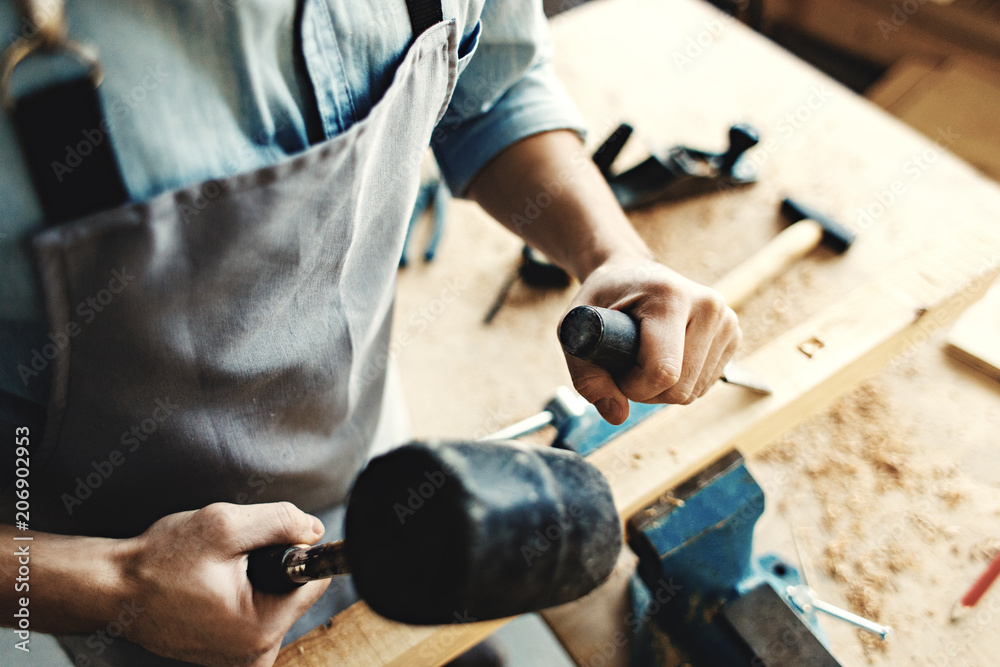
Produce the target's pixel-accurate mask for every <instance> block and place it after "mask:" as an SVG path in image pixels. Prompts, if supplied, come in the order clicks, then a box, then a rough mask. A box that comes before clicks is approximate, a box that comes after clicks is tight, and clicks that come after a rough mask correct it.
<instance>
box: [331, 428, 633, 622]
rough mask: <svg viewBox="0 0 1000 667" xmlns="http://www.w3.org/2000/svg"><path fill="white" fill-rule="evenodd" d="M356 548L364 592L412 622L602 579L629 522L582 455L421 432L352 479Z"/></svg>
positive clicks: (535, 603)
mask: <svg viewBox="0 0 1000 667" xmlns="http://www.w3.org/2000/svg"><path fill="white" fill-rule="evenodd" d="M344 536H345V542H346V544H347V558H348V561H349V563H350V566H351V571H352V574H353V576H354V585H355V587H356V588H357V591H358V594H359V595H360V596H361V597H362V598H363V599H364V600H365V601H366V602H367V603H368V604H369V606H370V607H371V608H372V609H374V610H375V611H376V612H378V613H379V614H381V615H383V616H385V617H387V618H390V619H393V620H396V621H401V622H404V623H413V624H425V625H426V624H440V623H454V622H456V621H460V622H465V621H483V620H488V619H494V618H504V617H507V616H514V615H517V614H522V613H526V612H530V611H537V610H539V609H544V608H546V607H551V606H555V605H558V604H563V603H565V602H570V601H572V600H575V599H577V598H579V597H581V596H583V595H585V594H587V593H588V592H590V591H591V590H592V589H593V588H594V587H596V586H597V585H598V584H599V583H601V582H602V581H604V579H606V578H607V577H608V575H610V574H611V571H612V570H613V569H614V566H615V562H616V560H617V558H618V554H619V552H620V551H621V546H622V527H621V523H620V521H619V519H618V513H617V511H616V510H615V506H614V502H613V499H612V497H611V490H610V488H609V487H608V483H607V481H606V480H605V479H604V476H603V475H601V473H600V472H599V471H598V470H597V469H596V468H595V467H594V466H592V465H591V464H589V463H587V462H586V461H585V460H584V459H583V458H582V457H580V456H578V455H576V454H573V453H571V452H566V451H562V450H556V449H546V448H540V447H533V446H530V445H523V444H520V443H514V442H413V443H410V444H408V445H406V446H404V447H401V448H399V449H396V450H394V451H392V452H389V453H388V454H385V455H383V456H380V457H378V458H376V459H373V460H372V461H371V462H370V463H369V464H368V466H367V467H366V468H365V469H364V470H363V471H362V473H361V474H360V475H359V476H358V479H357V480H356V481H355V483H354V488H353V489H352V490H351V494H350V500H349V501H348V506H347V518H346V522H345V535H344Z"/></svg>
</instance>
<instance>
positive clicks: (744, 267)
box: [714, 198, 856, 308]
mask: <svg viewBox="0 0 1000 667" xmlns="http://www.w3.org/2000/svg"><path fill="white" fill-rule="evenodd" d="M781 212H782V214H783V215H784V216H785V217H786V218H787V219H789V220H790V221H791V222H792V224H791V225H790V226H788V227H787V228H786V229H784V230H783V231H782V232H781V233H780V234H778V235H777V236H775V237H774V238H773V239H771V240H770V241H769V242H768V244H767V245H766V246H764V247H763V248H761V249H760V250H758V251H757V253H756V254H755V255H753V257H751V258H750V259H748V260H747V261H745V262H744V263H743V264H741V265H740V266H739V267H737V268H736V269H733V270H732V271H730V272H729V273H727V274H726V276H725V277H724V278H722V280H720V281H719V282H718V283H716V284H715V285H714V287H715V289H716V290H718V291H719V292H721V293H722V295H723V297H725V299H726V303H728V304H729V305H730V307H732V308H738V307H739V306H740V305H742V304H743V303H744V302H745V301H746V300H747V299H748V298H749V297H750V296H752V295H753V293H754V292H756V291H757V290H758V289H759V288H760V287H761V286H763V285H765V284H767V283H769V282H770V281H772V280H773V279H774V278H776V277H777V276H779V275H780V274H782V273H784V271H785V270H786V269H787V268H788V267H789V266H791V265H792V264H793V263H794V262H796V261H798V260H799V259H801V258H802V257H803V256H805V255H806V254H808V253H809V252H811V251H812V250H815V249H816V247H817V246H819V245H824V246H826V247H827V248H829V249H830V250H832V251H833V252H835V253H838V254H842V253H844V252H846V251H847V249H848V248H850V247H851V244H853V243H854V241H855V238H856V236H855V234H854V232H853V231H852V230H851V229H850V228H848V227H846V226H844V225H842V224H840V223H839V222H837V221H836V220H834V219H832V218H830V217H829V216H827V215H824V214H822V213H820V212H818V211H816V210H815V209H812V208H809V207H808V206H806V205H804V204H801V203H799V202H797V201H795V200H793V199H787V198H786V199H783V200H782V202H781Z"/></svg>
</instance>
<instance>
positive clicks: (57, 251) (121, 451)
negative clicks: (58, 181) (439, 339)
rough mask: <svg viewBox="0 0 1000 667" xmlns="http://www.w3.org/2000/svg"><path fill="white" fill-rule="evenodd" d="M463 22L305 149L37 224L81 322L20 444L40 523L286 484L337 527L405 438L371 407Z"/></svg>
mask: <svg viewBox="0 0 1000 667" xmlns="http://www.w3.org/2000/svg"><path fill="white" fill-rule="evenodd" d="M459 38H460V35H459V34H458V33H457V29H456V24H455V21H453V20H452V21H445V22H442V23H439V24H437V25H435V26H434V27H431V28H430V29H428V30H426V31H425V32H424V33H423V34H422V35H420V36H419V37H418V38H417V39H416V41H415V42H414V43H413V45H412V46H411V47H410V49H409V51H408V53H407V54H406V56H405V58H404V60H403V61H402V63H401V64H400V65H399V68H398V70H397V71H396V73H395V78H394V80H393V83H392V85H391V87H390V88H389V90H388V91H387V92H386V94H385V96H384V97H383V99H382V100H381V101H379V102H378V104H376V105H375V107H374V108H373V109H372V111H371V113H370V115H369V116H368V117H367V118H365V119H363V120H361V121H360V122H358V123H357V124H355V125H354V126H353V127H351V128H350V129H349V130H348V131H347V132H346V133H344V134H342V135H339V136H337V137H335V138H333V139H331V140H329V141H327V142H325V143H323V144H321V145H318V146H315V147H313V148H311V149H310V150H308V151H306V152H305V153H303V154H300V155H298V156H296V157H294V158H291V159H289V160H287V161H284V162H282V163H280V164H277V165H275V166H271V167H268V168H264V169H260V170H258V171H255V172H252V173H246V174H240V175H236V176H233V177H231V178H224V179H220V180H215V181H209V182H206V183H202V184H200V185H197V186H193V187H189V188H184V189H181V190H177V191H175V192H170V193H166V194H163V195H161V196H158V197H156V198H154V199H152V200H151V201H147V202H143V203H139V204H131V205H127V206H123V207H120V208H118V209H115V210H110V211H106V212H103V213H99V214H96V215H93V216H90V217H87V218H84V219H80V220H76V221H73V222H71V223H69V224H63V225H60V226H58V227H54V228H51V229H48V230H46V231H44V232H42V233H40V234H39V235H38V236H37V237H36V238H35V248H36V251H37V258H38V263H39V266H40V269H41V273H42V280H43V285H44V291H45V295H46V301H47V308H48V315H49V318H50V325H51V328H52V331H65V330H67V329H66V327H68V326H70V325H71V323H75V324H76V333H75V335H72V336H71V341H70V344H69V346H68V347H67V349H66V350H65V351H64V352H63V353H62V354H60V355H59V356H58V357H57V360H56V364H57V365H56V367H55V373H54V388H53V394H52V399H51V404H50V411H49V420H48V425H47V430H46V433H45V438H44V441H43V442H41V443H40V445H41V446H40V447H39V448H38V449H36V450H35V452H34V456H33V458H32V476H31V484H32V528H35V529H37V530H40V531H47V532H55V533H65V534H73V535H101V536H110V537H126V536H132V535H136V534H138V533H140V532H142V531H143V530H144V529H145V528H146V527H147V526H149V525H150V524H151V523H153V522H154V521H156V520H157V519H159V518H160V517H162V516H164V515H167V514H170V513H173V512H178V511H182V510H190V509H195V508H200V507H203V506H205V505H207V504H209V503H212V502H216V501H227V502H236V503H241V502H244V503H245V502H253V503H259V502H269V501H277V500H289V501H291V502H293V503H295V504H296V505H297V506H298V507H300V508H302V509H303V510H305V511H307V512H312V513H316V514H319V515H320V516H321V518H325V519H326V520H327V521H328V523H327V526H328V529H332V530H328V536H329V535H330V534H331V533H336V532H337V531H338V529H339V526H333V525H330V523H329V521H330V520H331V519H333V516H332V515H331V511H332V510H333V509H335V508H336V507H337V506H339V505H341V504H342V503H343V501H344V500H345V498H346V496H347V493H348V490H349V488H350V484H351V481H352V480H353V478H354V476H355V475H356V473H357V472H358V471H359V470H360V468H361V467H362V466H363V465H364V463H365V462H366V460H367V459H368V458H369V456H370V455H371V453H372V449H373V448H376V449H382V448H387V447H388V446H390V445H391V444H396V443H393V442H392V440H393V438H394V437H398V434H393V432H392V429H391V428H389V427H387V426H386V425H385V424H384V423H383V424H382V425H381V427H380V424H379V422H380V415H381V412H382V407H383V403H385V402H386V397H385V377H386V366H387V350H388V343H389V333H390V322H391V315H392V304H393V291H394V285H395V273H396V267H397V262H398V259H399V256H400V251H401V247H402V243H403V237H404V233H405V227H406V223H407V221H408V219H409V215H410V211H411V209H412V206H413V202H414V200H415V197H416V193H417V187H418V179H419V165H420V160H421V157H422V155H423V154H424V152H425V151H426V148H427V146H428V144H429V142H430V137H431V132H432V130H433V128H434V126H435V125H436V124H437V122H438V120H440V118H441V116H442V115H443V113H444V111H445V108H446V106H447V104H448V102H449V100H450V98H451V94H452V91H453V90H454V86H455V82H456V79H457V77H458V73H459V71H460V67H461V66H463V65H464V64H465V63H466V62H467V59H468V58H469V57H471V55H472V50H473V49H474V46H475V45H473V47H472V48H471V49H469V52H468V53H467V54H466V55H464V56H463V57H462V59H461V61H460V60H459V58H458V45H459ZM391 418H392V415H387V416H386V419H391ZM379 439H381V441H378V440H379ZM335 588H336V587H331V590H333V589H335ZM336 595H337V594H336V593H335V592H332V593H331V595H330V596H326V598H327V599H326V601H325V602H324V601H322V600H321V603H320V604H318V605H317V607H314V609H313V610H311V613H310V614H309V615H307V617H303V619H301V622H300V623H299V624H297V626H296V628H295V629H294V631H293V632H292V633H289V637H291V636H293V635H297V634H301V633H302V632H305V631H307V630H308V629H309V628H310V627H314V626H315V625H317V624H319V623H321V622H323V621H325V620H326V618H328V616H329V615H330V613H332V612H333V611H334V610H335V609H334V608H335V607H337V606H339V604H342V603H343V601H340V602H339V603H338V602H331V601H330V599H329V598H331V597H336ZM324 605H325V606H324ZM87 639H88V638H87V637H72V638H64V639H63V644H64V646H67V647H70V648H71V649H72V650H74V651H76V650H77V649H82V650H81V651H80V652H82V653H84V654H86V655H87V656H88V658H90V660H91V664H102V663H104V664H154V663H157V664H158V663H159V661H154V660H153V659H152V656H150V655H149V654H147V653H145V652H144V651H142V650H141V649H139V647H137V646H135V645H131V644H128V642H125V641H124V640H121V639H119V640H117V641H116V642H115V643H113V644H112V645H110V646H108V647H105V649H104V650H102V652H101V653H102V655H100V656H95V654H94V651H92V650H90V649H88V648H84V646H85V645H86V640H87ZM91 639H92V638H91ZM286 639H287V638H286ZM97 643H100V642H97ZM116 655H117V656H118V657H115V656H116Z"/></svg>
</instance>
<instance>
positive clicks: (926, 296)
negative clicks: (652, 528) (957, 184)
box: [277, 225, 1000, 667]
mask: <svg viewBox="0 0 1000 667" xmlns="http://www.w3.org/2000/svg"><path fill="white" fill-rule="evenodd" d="M998 271H1000V238H997V237H996V236H995V235H991V234H989V233H988V232H987V231H985V230H979V229H976V228H975V227H974V226H971V225H968V226H965V227H960V228H959V229H958V230H956V231H955V232H954V233H953V236H952V237H950V238H945V239H939V240H938V241H937V242H935V243H933V244H931V245H930V246H929V247H926V248H925V249H924V250H923V251H922V252H918V253H915V254H914V255H913V256H912V258H911V259H909V260H908V261H906V262H905V263H904V264H903V265H901V266H899V267H898V268H897V269H895V270H892V271H890V272H887V273H885V274H883V275H882V276H880V277H879V278H877V279H876V280H874V281H872V282H871V283H869V284H868V285H866V286H863V287H861V288H860V289H858V290H856V291H855V292H852V293H851V294H850V295H848V296H847V297H846V298H845V299H844V300H842V301H840V302H839V303H836V304H834V305H833V306H831V307H829V308H828V309H826V310H825V311H823V312H821V313H820V314H819V315H818V316H817V317H815V318H813V319H812V320H810V321H808V322H806V323H805V324H803V325H801V326H798V327H795V328H794V329H793V330H791V331H789V332H788V333H786V334H785V335H783V336H781V337H779V338H777V339H776V340H774V341H773V342H772V343H770V344H768V345H767V346H765V347H764V348H762V349H760V350H759V351H757V352H756V353H755V354H753V355H751V356H750V357H749V358H748V359H746V360H745V361H744V363H745V364H746V366H747V367H748V368H753V369H756V370H758V372H760V373H761V374H762V375H764V376H766V377H767V378H768V379H769V380H770V381H771V383H772V385H773V389H774V393H772V394H771V395H770V396H768V397H766V398H758V397H756V396H753V395H751V394H750V393H749V392H746V391H743V390H741V389H739V388H735V387H728V386H725V385H722V384H721V383H720V384H719V385H716V387H714V388H713V389H712V390H711V391H710V392H709V394H707V395H706V396H705V397H703V398H702V399H701V400H700V401H698V402H696V403H695V404H693V405H691V406H687V407H685V408H673V409H670V410H664V411H663V412H660V413H658V414H656V415H654V416H653V417H651V418H649V419H648V420H646V421H645V422H643V423H641V424H639V425H638V426H636V427H635V428H633V429H631V430H630V431H628V432H627V433H625V434H623V435H622V436H620V437H619V438H618V439H616V440H614V441H613V442H611V443H609V444H608V445H606V446H605V447H603V448H601V449H600V450H598V451H597V452H595V453H594V454H592V455H591V456H590V457H589V458H588V460H590V461H591V462H592V463H593V464H594V465H596V466H597V467H598V468H599V469H600V470H601V471H602V472H603V473H604V474H605V476H606V477H607V478H608V481H609V483H610V485H611V488H612V492H613V493H614V496H615V503H616V505H617V507H618V509H619V513H620V514H621V516H622V517H624V518H627V517H630V516H631V515H632V514H634V513H635V512H637V511H639V510H640V509H642V508H643V507H644V506H645V505H647V504H649V503H650V502H652V501H653V500H654V499H656V498H657V497H658V496H659V495H660V494H662V493H663V492H665V491H667V490H668V489H670V488H672V487H673V486H675V485H676V484H678V483H680V482H681V481H683V480H684V479H686V478H687V477H689V476H690V475H691V474H693V473H695V472H697V471H698V470H700V469H701V468H703V467H704V466H705V465H707V464H709V463H711V462H712V461H713V460H715V459H716V458H718V457H719V456H721V455H722V454H724V453H725V452H727V451H728V450H730V449H733V448H737V449H739V450H740V451H742V452H743V453H744V454H750V453H752V452H754V451H756V450H758V449H760V448H762V447H763V446H765V445H766V444H767V443H768V442H770V441H771V440H772V439H774V438H775V437H777V436H778V435H780V434H781V433H783V432H784V431H786V430H787V429H789V428H791V427H792V426H794V425H795V424H797V423H798V422H800V421H801V420H803V419H805V418H806V417H808V416H809V415H811V414H814V413H815V412H817V411H818V410H820V409H821V408H822V407H824V406H825V405H826V404H828V403H829V402H830V401H832V400H834V399H835V398H836V397H838V396H839V395H841V394H842V393H843V392H845V391H847V390H848V389H850V388H851V387H853V386H854V385H856V384H857V383H859V382H861V381H862V380H864V379H866V378H868V377H870V376H871V375H873V374H875V373H876V372H878V371H879V370H880V369H882V368H883V367H884V366H885V365H886V364H887V363H889V362H890V360H892V359H893V358H894V357H896V356H897V355H899V354H900V353H902V352H904V351H906V350H907V349H908V348H910V347H911V346H912V345H914V344H916V343H919V342H922V341H924V340H926V339H927V337H928V335H929V334H930V333H931V332H932V331H933V330H935V329H936V328H937V327H939V326H941V325H943V324H945V323H947V322H949V321H951V320H952V319H954V318H955V317H956V316H957V315H958V313H959V312H961V310H962V309H964V308H965V307H967V306H968V305H969V304H970V303H972V302H974V301H975V300H976V299H977V298H979V297H980V296H981V295H982V293H983V292H985V290H986V289H987V287H988V285H989V284H990V283H991V282H992V280H993V279H994V278H995V277H996V275H997V273H998ZM504 622H505V621H503V620H501V621H493V622H490V623H478V624H466V625H453V626H447V627H444V628H416V627H408V626H403V625H400V624H398V623H393V622H390V621H387V620H385V619H383V618H381V617H379V616H377V615H375V614H374V613H373V612H371V610H370V609H368V607H367V606H365V605H364V604H363V603H357V604H355V605H353V606H352V607H351V608H350V609H349V610H347V611H346V612H344V613H342V614H340V615H338V616H337V617H336V618H335V619H334V622H333V624H332V625H331V626H330V627H328V628H318V629H316V630H314V631H312V632H310V633H309V634H307V635H306V636H304V637H303V638H301V639H300V640H298V641H297V642H294V643H293V644H291V645H289V646H288V647H286V648H285V649H284V650H283V651H282V652H281V654H280V656H279V661H278V663H277V664H279V665H310V666H311V665H329V664H336V665H358V666H370V665H381V664H387V665H408V666H410V665H412V666H414V667H416V666H419V665H431V666H433V665H439V664H442V663H443V662H446V661H447V660H448V659H450V658H451V657H454V656H455V655H458V654H459V653H461V652H462V651H463V650H464V649H466V648H468V647H471V646H473V645H475V644H476V643H477V642H478V641H480V640H481V639H483V638H484V637H485V636H487V635H488V634H489V633H490V632H492V631H493V630H495V629H496V628H498V627H500V626H501V625H503V623H504Z"/></svg>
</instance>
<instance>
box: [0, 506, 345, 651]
mask: <svg viewBox="0 0 1000 667" xmlns="http://www.w3.org/2000/svg"><path fill="white" fill-rule="evenodd" d="M322 534H323V526H322V524H321V523H320V521H319V519H316V518H315V517H312V516H310V515H308V514H306V513H304V512H302V511H301V510H299V509H298V508H296V507H295V506H294V505H292V504H290V503H268V504H262V505H231V504H228V503H216V504H214V505H209V506H208V507H206V508H204V509H201V510H197V511H191V512H180V513H177V514H171V515H168V516H166V517H164V518H162V519H160V520H159V521H157V522H156V523H154V524H153V525H152V526H150V527H149V529H148V530H147V531H146V532H145V533H143V534H142V535H139V536H138V537H135V538H132V539H124V540H113V539H107V538H98V537H70V536H64V535H52V534H45V533H37V532H33V533H30V535H31V536H32V537H33V538H34V539H33V540H32V541H30V542H29V541H17V542H15V541H13V540H12V538H13V537H14V536H15V535H16V536H20V537H23V536H25V535H27V533H24V532H20V531H15V530H14V528H13V527H12V526H8V525H0V541H2V542H3V544H5V545H16V546H22V545H30V548H29V554H30V556H28V557H19V556H18V555H16V554H15V553H14V551H15V548H10V549H8V548H6V547H5V548H4V549H3V552H2V554H0V575H2V576H0V581H2V583H0V615H2V618H3V621H2V625H5V626H13V627H15V628H16V627H17V625H16V624H17V621H18V619H17V618H15V617H14V613H15V612H16V611H17V610H18V609H19V608H20V607H21V606H22V605H21V604H20V603H21V598H27V600H28V605H27V608H28V613H29V619H30V628H31V630H35V631H38V632H49V633H55V634H68V633H95V635H96V636H97V639H98V641H105V640H106V638H107V637H108V636H109V635H108V633H109V632H115V633H117V632H119V630H117V628H121V630H120V631H121V632H122V635H123V636H124V637H125V638H126V639H128V640H129V641H133V642H136V643H137V644H140V645H142V646H143V647H145V648H146V649H148V650H150V651H152V652H154V653H157V654H159V655H164V656H167V657H171V658H177V659H181V660H187V661H190V662H196V663H198V664H204V665H227V666H228V665H231V664H234V663H238V664H248V665H271V664H272V663H273V662H274V659H275V656H277V654H278V650H279V648H280V646H281V639H282V637H284V635H285V632H287V631H288V628H290V627H291V625H292V624H293V623H294V622H295V621H296V619H298V618H299V616H301V615H302V614H303V613H304V612H305V611H306V610H307V609H308V608H309V607H311V606H312V604H313V603H314V602H315V601H316V600H317V599H318V598H319V596H320V595H322V594H323V591H324V590H326V587H327V586H328V585H329V583H330V582H329V580H326V581H317V582H310V583H308V584H306V585H305V586H302V587H301V588H300V589H298V590H297V591H295V592H294V593H290V594H288V595H269V594H267V593H260V592H258V591H255V590H253V588H252V587H251V586H250V582H249V580H248V579H247V575H246V569H247V564H246V554H247V553H248V552H250V551H252V550H254V549H256V548H258V547H262V546H266V545H270V544H286V543H288V544H313V543H315V542H316V541H317V540H318V539H319V538H320V536H321V535H322ZM21 558H24V560H28V559H30V560H28V562H27V563H22V562H20V559H21ZM22 565H25V566H26V567H27V568H28V569H29V570H30V572H29V573H28V574H27V575H22V574H20V573H19V568H20V567H21V566H22ZM19 577H20V579H21V581H19V580H18V578H19ZM19 584H21V585H20V586H19ZM24 584H27V587H25V586H24ZM101 633H103V634H104V637H102V636H101ZM114 636H117V635H111V638H113V637H114ZM88 645H89V644H88Z"/></svg>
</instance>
